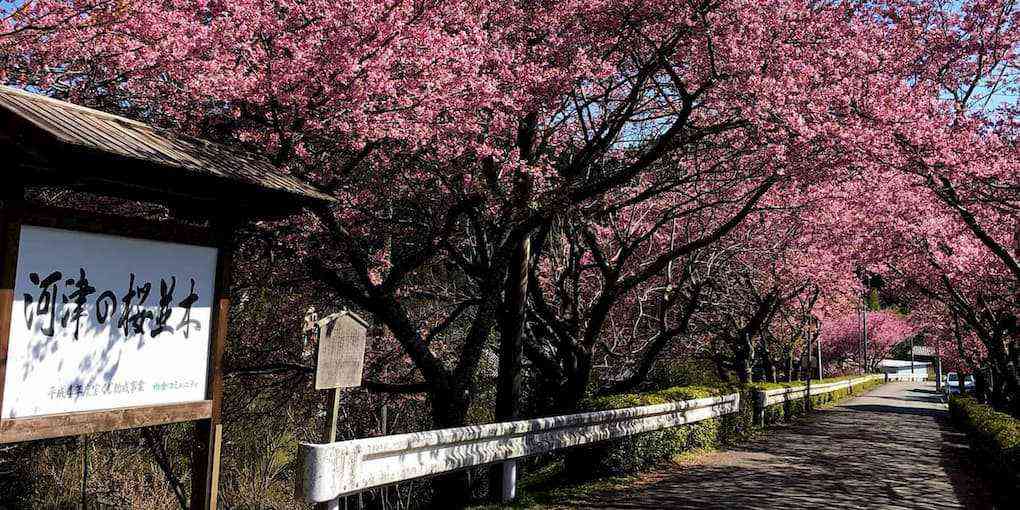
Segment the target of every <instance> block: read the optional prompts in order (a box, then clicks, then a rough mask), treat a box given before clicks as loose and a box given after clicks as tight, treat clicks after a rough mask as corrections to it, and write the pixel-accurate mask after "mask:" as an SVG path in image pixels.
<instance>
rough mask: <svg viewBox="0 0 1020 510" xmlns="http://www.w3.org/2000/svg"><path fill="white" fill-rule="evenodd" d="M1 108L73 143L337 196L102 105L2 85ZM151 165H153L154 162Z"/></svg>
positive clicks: (271, 187)
mask: <svg viewBox="0 0 1020 510" xmlns="http://www.w3.org/2000/svg"><path fill="white" fill-rule="evenodd" d="M0 108H2V109H4V110H7V111H8V112H9V113H10V114H11V115H14V116H15V117H17V118H19V119H21V121H23V122H27V123H28V124H30V125H31V126H33V127H34V128H36V129H38V130H40V131H42V132H43V133H44V134H45V135H46V136H47V137H49V138H52V139H53V140H54V141H55V142H58V143H59V144H61V145H64V146H67V147H69V148H73V147H77V148H79V149H86V150H89V151H92V152H96V151H98V152H99V153H101V154H108V155H109V156H111V157H114V158H116V159H118V160H134V161H138V162H140V163H145V164H147V165H155V167H164V168H173V169H177V170H180V171H183V172H186V173H189V174H192V175H195V176H196V177H198V176H206V177H209V178H217V179H220V180H222V181H225V182H237V183H238V184H242V185H244V186H245V187H247V188H257V189H261V190H262V191H264V192H267V193H269V194H270V195H273V194H280V196H281V197H282V196H285V195H290V196H292V197H294V199H295V200H299V201H305V202H310V203H330V202H335V201H336V199H335V198H333V197H331V196H329V195H328V194H326V193H324V192H322V191H320V190H319V189H317V188H315V187H314V186H312V185H310V184H308V183H306V182H304V181H302V180H300V179H297V178H295V177H293V176H291V175H288V174H286V173H282V172H280V171H279V170H278V169H277V168H276V167H275V166H273V165H272V164H270V163H269V162H268V161H267V160H266V159H265V158H263V157H261V156H258V155H255V154H252V153H249V152H246V151H241V150H239V149H237V148H234V147H230V146H227V145H223V144H219V143H215V142H211V141H208V140H204V139H200V138H196V137H192V136H189V135H183V134H180V133H176V132H172V131H168V130H165V129H161V128H158V127H154V126H151V125H149V124H145V123H143V122H139V121H136V120H132V119H128V118H125V117H122V116H119V115H114V114H111V113H107V112H104V111H101V110H95V109H92V108H87V107H84V106H80V105H76V104H74V103H69V102H66V101H61V100H58V99H54V98H51V97H48V96H44V95H41V94H35V93H32V92H28V91H24V90H19V89H15V88H11V87H6V86H0ZM0 129H2V126H0ZM148 168H149V171H152V168H153V167H151V166H150V167H148ZM61 171H66V169H63V170H61ZM224 198H229V197H224Z"/></svg>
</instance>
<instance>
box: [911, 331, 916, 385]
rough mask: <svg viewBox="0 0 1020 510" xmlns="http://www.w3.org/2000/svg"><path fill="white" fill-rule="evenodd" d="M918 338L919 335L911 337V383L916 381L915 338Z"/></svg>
mask: <svg viewBox="0 0 1020 510" xmlns="http://www.w3.org/2000/svg"><path fill="white" fill-rule="evenodd" d="M916 336H917V335H912V336H911V337H910V380H911V381H913V380H914V337H916Z"/></svg>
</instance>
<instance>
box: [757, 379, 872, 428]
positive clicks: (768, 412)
mask: <svg viewBox="0 0 1020 510" xmlns="http://www.w3.org/2000/svg"><path fill="white" fill-rule="evenodd" d="M846 379H847V377H827V378H825V379H812V380H811V384H812V385H816V384H826V383H831V382H837V381H843V380H846ZM884 382H885V381H884V380H883V379H872V380H869V381H867V382H864V383H861V384H855V385H854V387H853V393H852V394H851V392H850V391H848V390H845V389H839V390H836V391H832V392H829V393H824V394H821V395H812V396H811V405H812V406H814V407H819V406H823V405H827V404H832V403H835V402H839V401H841V400H843V399H845V398H847V397H850V396H852V395H856V394H860V393H863V392H865V391H868V390H870V389H872V388H874V387H876V386H880V385H882V384H884ZM805 384H806V381H793V382H783V383H754V384H752V385H751V387H753V388H755V389H758V390H772V389H777V388H792V387H796V386H803V385H805ZM806 413H807V401H806V400H804V399H797V400H791V401H787V402H783V403H781V404H775V405H771V406H768V407H767V408H765V423H766V424H767V425H772V424H774V423H782V422H785V421H789V420H791V419H794V418H796V417H798V416H803V415H804V414H806Z"/></svg>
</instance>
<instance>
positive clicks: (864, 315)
mask: <svg viewBox="0 0 1020 510" xmlns="http://www.w3.org/2000/svg"><path fill="white" fill-rule="evenodd" d="M867 292H868V291H867V288H865V289H864V290H863V291H861V343H862V344H863V348H864V352H863V353H862V355H861V359H863V360H864V366H863V367H861V373H864V374H866V373H868V297H867V296H868V294H867Z"/></svg>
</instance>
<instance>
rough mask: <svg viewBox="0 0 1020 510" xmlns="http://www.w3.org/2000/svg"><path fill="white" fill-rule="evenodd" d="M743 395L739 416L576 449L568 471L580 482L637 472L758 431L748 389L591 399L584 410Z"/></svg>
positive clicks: (702, 389)
mask: <svg viewBox="0 0 1020 510" xmlns="http://www.w3.org/2000/svg"><path fill="white" fill-rule="evenodd" d="M734 392H741V397H740V398H741V409H740V412H738V413H733V414H728V415H725V416H720V417H719V418H712V419H708V420H702V421H699V422H696V423H691V424H688V425H681V426H679V427H672V428H669V429H664V430H656V431H654V432H646V433H644V434H638V435H635V436H631V437H627V438H623V439H616V440H613V441H608V442H605V443H601V444H597V445H593V446H587V447H582V448H577V449H574V450H571V451H570V452H569V453H568V454H567V459H566V463H567V473H568V475H569V476H570V477H571V478H573V479H575V480H587V479H592V478H598V477H603V476H616V475H622V474H626V473H633V472H635V471H639V470H641V469H643V468H646V467H649V466H651V465H653V464H655V463H657V462H660V461H662V460H664V459H670V458H673V457H675V456H677V455H679V454H682V453H684V452H689V451H694V450H701V449H710V448H716V447H719V446H721V445H723V444H729V443H733V442H736V441H739V440H741V439H744V438H746V437H747V436H748V435H749V434H750V433H751V432H752V431H753V428H754V426H753V423H754V409H753V407H752V406H753V401H752V400H751V399H752V396H751V395H750V391H749V390H748V389H743V390H742V389H740V388H738V387H719V388H709V387H704V386H686V387H676V388H668V389H665V390H661V391H655V392H651V393H631V394H623V395H609V396H604V397H599V398H595V399H591V400H588V401H587V402H585V405H584V408H585V409H586V410H590V411H605V410H610V409H623V408H627V407H637V406H647V405H655V404H665V403H669V402H679V401H683V400H690V399H695V398H704V397H712V396H718V395H727V394H730V393H734Z"/></svg>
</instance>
